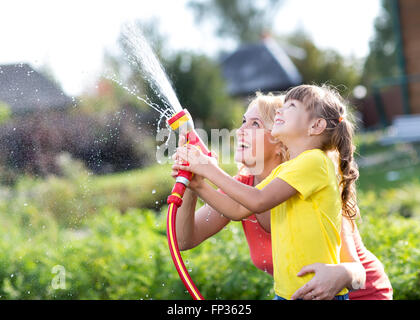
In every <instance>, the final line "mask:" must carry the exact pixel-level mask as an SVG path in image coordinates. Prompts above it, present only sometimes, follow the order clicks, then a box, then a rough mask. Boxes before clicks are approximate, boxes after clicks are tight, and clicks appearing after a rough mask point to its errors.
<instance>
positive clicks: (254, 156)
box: [172, 95, 392, 300]
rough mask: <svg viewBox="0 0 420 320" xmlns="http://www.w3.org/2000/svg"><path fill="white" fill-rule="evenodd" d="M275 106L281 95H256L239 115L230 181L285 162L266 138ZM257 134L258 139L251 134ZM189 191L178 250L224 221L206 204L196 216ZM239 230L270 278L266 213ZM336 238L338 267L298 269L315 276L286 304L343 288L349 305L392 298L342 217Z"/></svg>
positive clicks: (377, 266)
mask: <svg viewBox="0 0 420 320" xmlns="http://www.w3.org/2000/svg"><path fill="white" fill-rule="evenodd" d="M280 106H282V97H281V96H272V95H257V97H256V98H255V99H254V100H253V101H252V102H251V103H250V105H249V107H248V110H247V112H246V113H245V114H244V118H243V123H242V126H241V127H240V128H239V129H238V130H237V140H238V143H237V145H238V147H237V149H236V150H235V161H237V162H238V163H240V164H242V168H241V169H240V170H239V173H238V175H237V176H236V179H238V180H239V181H241V182H242V183H244V184H247V185H251V186H255V185H257V184H258V183H259V182H261V181H262V180H264V178H265V177H267V176H268V175H269V174H270V172H271V171H272V170H273V169H274V168H275V167H277V166H278V165H279V164H281V163H282V162H284V161H285V160H286V159H287V151H286V150H285V148H284V147H283V145H282V144H281V142H276V141H273V138H272V137H271V134H270V129H271V127H272V124H273V120H274V115H275V109H276V108H278V107H280ZM258 130H259V131H260V132H262V134H255V133H256V132H257V131H258ZM180 142H181V144H182V141H180ZM257 146H260V147H261V146H263V147H264V148H263V150H262V151H263V152H257ZM258 150H260V149H258ZM261 164H262V166H261ZM176 174H177V171H176V170H173V171H172V175H173V176H174V177H175V176H176ZM197 183H202V179H201V178H200V177H197V176H196V177H195V178H194V179H193V180H192V181H191V184H192V185H190V186H191V189H194V184H197ZM191 189H190V188H187V190H186V192H185V194H184V197H183V204H182V206H181V207H180V208H179V210H178V214H177V221H176V231H177V237H178V246H179V248H180V250H188V249H191V248H194V247H195V246H197V245H199V244H200V243H201V242H203V241H204V240H206V239H207V238H209V237H211V236H212V235H214V234H216V233H217V232H219V231H220V230H222V229H223V228H224V227H225V226H226V225H227V224H228V223H229V222H230V220H229V219H227V218H225V217H224V216H223V215H221V214H220V213H219V212H217V211H216V210H214V209H213V208H211V207H210V206H208V205H204V206H202V207H201V208H200V209H198V210H197V211H196V210H195V207H196V204H197V195H196V194H195V193H194V192H193V191H192V190H191ZM242 226H243V229H244V233H245V236H246V239H247V242H248V246H249V250H250V255H251V260H252V262H253V263H254V265H255V266H256V267H257V268H259V269H261V270H263V271H265V272H267V273H269V274H271V275H272V274H273V261H272V251H271V234H270V212H269V211H267V212H265V213H263V214H258V215H252V216H250V217H248V218H247V219H244V220H242ZM341 238H342V248H341V252H340V258H341V263H340V264H337V265H326V264H321V263H316V264H312V265H309V266H306V267H304V268H302V270H301V271H300V272H299V274H298V275H299V276H303V275H304V274H306V273H315V276H314V277H313V278H312V279H311V280H310V281H309V282H308V283H306V284H305V285H304V286H303V287H302V288H300V289H299V290H298V291H296V293H295V294H294V295H293V297H292V299H306V300H310V299H317V300H323V299H333V298H334V296H335V295H336V294H337V293H338V292H340V291H341V290H342V289H343V288H344V287H347V288H348V289H350V290H355V291H351V292H350V300H355V299H360V300H362V299H363V300H389V299H392V287H391V284H390V282H389V279H388V277H387V275H386V274H385V271H384V269H383V266H382V264H381V262H380V261H379V260H378V259H377V258H376V257H375V256H374V255H373V254H372V253H371V252H369V251H368V250H367V249H366V248H365V247H364V245H363V242H362V240H361V238H360V234H359V232H358V230H357V227H356V228H355V229H354V230H353V229H352V226H351V223H350V222H349V221H347V219H345V218H343V226H342V231H341ZM361 288H362V289H361Z"/></svg>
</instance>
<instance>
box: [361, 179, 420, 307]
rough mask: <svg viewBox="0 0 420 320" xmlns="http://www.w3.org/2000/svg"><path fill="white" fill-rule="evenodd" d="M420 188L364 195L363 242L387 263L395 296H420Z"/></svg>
mask: <svg viewBox="0 0 420 320" xmlns="http://www.w3.org/2000/svg"><path fill="white" fill-rule="evenodd" d="M418 189H419V186H418V185H416V186H414V185H411V187H409V186H407V188H406V190H405V191H404V189H402V190H387V191H384V192H382V193H381V194H375V193H374V192H369V193H367V194H365V195H363V196H362V197H361V199H360V209H361V212H362V223H361V224H360V232H361V235H362V238H363V242H364V244H365V246H366V247H367V248H368V249H369V250H370V251H371V252H372V253H373V254H375V255H376V256H377V257H378V258H379V260H380V261H381V262H382V264H383V265H384V268H385V272H386V273H387V274H388V277H389V279H390V281H391V284H392V286H393V289H394V299H420V290H419V287H420V272H419V270H420V238H419V234H420V215H418V213H419V212H420V211H419V209H420V202H419V201H415V200H413V198H412V194H415V193H416V190H418ZM419 191H420V190H419ZM404 192H406V193H405V194H404ZM413 192H414V193H413ZM408 199H410V200H408ZM407 210H409V212H410V214H409V215H408V214H407V212H408V211H407ZM413 213H415V214H413ZM409 216H410V217H411V216H412V218H408V217H409Z"/></svg>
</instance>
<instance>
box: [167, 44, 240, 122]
mask: <svg viewBox="0 0 420 320" xmlns="http://www.w3.org/2000/svg"><path fill="white" fill-rule="evenodd" d="M166 65H167V70H168V73H169V74H170V75H171V76H172V80H173V82H174V84H175V87H176V92H177V94H178V98H179V100H180V101H182V103H183V105H184V106H185V107H186V108H187V109H188V111H189V112H190V113H191V115H192V117H193V119H194V121H195V122H197V123H199V122H202V124H203V128H205V129H207V130H210V129H211V128H228V129H231V128H233V127H234V126H235V125H237V124H238V123H240V119H241V117H242V113H243V112H244V106H243V104H242V103H240V102H239V101H237V100H235V99H233V98H231V97H229V95H228V93H227V91H226V86H225V82H224V80H223V78H222V75H221V72H220V67H219V65H218V64H217V63H216V62H214V61H213V60H211V59H210V58H208V57H206V56H204V55H196V54H193V53H189V52H179V53H177V54H176V55H175V56H174V57H173V58H172V59H171V60H168V61H167V63H166Z"/></svg>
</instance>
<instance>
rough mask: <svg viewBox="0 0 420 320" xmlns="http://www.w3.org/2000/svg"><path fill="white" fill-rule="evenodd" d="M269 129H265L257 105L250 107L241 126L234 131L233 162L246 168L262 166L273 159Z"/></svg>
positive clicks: (273, 153) (273, 146) (273, 151)
mask: <svg viewBox="0 0 420 320" xmlns="http://www.w3.org/2000/svg"><path fill="white" fill-rule="evenodd" d="M270 130H271V128H266V127H265V126H264V122H263V120H262V118H261V116H260V114H259V111H258V105H257V104H254V105H251V106H250V107H249V108H248V110H247V112H246V113H245V114H244V116H243V120H242V125H241V127H240V128H239V129H238V130H237V131H236V137H237V146H236V150H235V161H236V162H239V163H242V164H243V165H245V166H246V167H248V168H254V167H256V166H261V165H262V166H263V165H264V163H265V161H266V160H267V159H268V158H270V157H274V156H275V153H276V144H275V143H273V142H272V137H271V133H270Z"/></svg>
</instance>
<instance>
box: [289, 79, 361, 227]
mask: <svg viewBox="0 0 420 320" xmlns="http://www.w3.org/2000/svg"><path fill="white" fill-rule="evenodd" d="M292 99H293V100H298V101H300V102H302V103H303V104H304V105H305V106H306V109H307V110H308V111H309V112H310V113H312V115H313V117H319V118H323V119H325V120H326V122H327V127H326V130H325V131H324V132H323V136H324V139H323V143H322V146H321V149H322V150H324V151H336V152H337V155H338V159H337V162H338V173H339V185H340V189H341V201H342V212H343V215H344V216H345V217H347V218H349V219H351V220H352V219H354V218H355V217H357V216H359V215H360V213H359V209H358V207H357V200H356V183H355V182H356V180H357V179H358V178H359V170H358V168H357V164H356V162H355V161H354V158H353V154H354V151H355V146H354V144H353V134H354V125H353V123H352V121H350V119H349V115H348V114H347V106H346V104H345V102H344V100H343V98H342V97H341V96H340V94H339V93H338V92H337V91H336V90H335V89H333V88H331V87H329V86H327V85H322V86H315V85H301V86H297V87H294V88H292V89H290V90H289V91H288V92H287V94H286V97H285V99H284V100H285V101H288V100H292Z"/></svg>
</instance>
